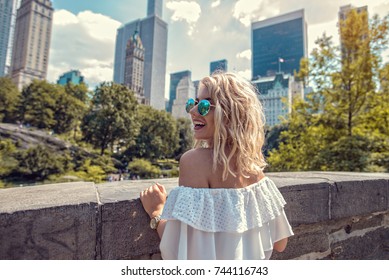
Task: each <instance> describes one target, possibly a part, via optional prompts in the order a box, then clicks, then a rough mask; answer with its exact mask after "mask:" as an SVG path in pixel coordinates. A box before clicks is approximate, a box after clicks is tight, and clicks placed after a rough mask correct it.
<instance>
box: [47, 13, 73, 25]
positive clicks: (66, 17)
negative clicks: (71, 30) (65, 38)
mask: <svg viewBox="0 0 389 280" xmlns="http://www.w3.org/2000/svg"><path fill="white" fill-rule="evenodd" d="M53 19H54V22H55V24H56V25H69V24H77V23H79V20H78V18H77V16H75V15H74V14H72V13H71V12H69V11H67V10H58V11H56V12H55V13H54V16H53Z"/></svg>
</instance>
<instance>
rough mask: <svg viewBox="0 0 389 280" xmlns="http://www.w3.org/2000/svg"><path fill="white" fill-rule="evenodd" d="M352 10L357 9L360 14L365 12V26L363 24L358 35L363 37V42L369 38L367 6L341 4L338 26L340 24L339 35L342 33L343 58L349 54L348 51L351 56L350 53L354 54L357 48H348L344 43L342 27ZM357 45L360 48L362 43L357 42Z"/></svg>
mask: <svg viewBox="0 0 389 280" xmlns="http://www.w3.org/2000/svg"><path fill="white" fill-rule="evenodd" d="M351 11H355V12H357V13H358V14H363V13H365V15H364V18H363V19H364V23H363V26H362V28H361V30H360V32H358V36H359V37H360V39H361V41H360V42H361V43H362V42H363V41H364V39H365V38H367V36H368V32H369V17H368V10H367V6H362V7H354V6H353V5H346V6H341V7H340V8H339V14H338V19H339V21H338V26H339V35H340V46H341V52H342V57H343V58H344V57H345V56H347V53H348V55H349V56H350V55H351V56H353V55H352V53H353V52H355V51H356V50H351V49H346V47H345V44H344V43H343V40H344V38H343V37H344V36H345V35H344V34H343V33H342V29H341V27H342V25H343V24H344V22H345V21H346V20H347V17H348V16H349V13H350V12H351ZM356 47H357V48H359V47H360V45H358V44H357V46H356Z"/></svg>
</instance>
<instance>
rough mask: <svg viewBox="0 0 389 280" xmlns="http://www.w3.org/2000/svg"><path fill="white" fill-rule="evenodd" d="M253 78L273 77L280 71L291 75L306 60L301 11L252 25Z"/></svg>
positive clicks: (305, 43) (305, 34)
mask: <svg viewBox="0 0 389 280" xmlns="http://www.w3.org/2000/svg"><path fill="white" fill-rule="evenodd" d="M251 51H252V61H251V63H252V77H253V79H256V78H258V77H266V76H274V75H275V74H276V73H277V72H279V71H280V70H281V71H282V72H284V73H289V74H293V71H294V70H296V71H298V70H299V69H300V60H301V58H303V57H306V56H307V24H306V22H305V15H304V10H303V9H302V10H298V11H295V12H291V13H288V14H284V15H280V16H277V17H273V18H269V19H266V20H263V21H258V22H253V23H252V24H251Z"/></svg>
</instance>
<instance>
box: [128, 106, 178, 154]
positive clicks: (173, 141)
mask: <svg viewBox="0 0 389 280" xmlns="http://www.w3.org/2000/svg"><path fill="white" fill-rule="evenodd" d="M137 117H138V121H139V123H140V126H141V129H140V132H139V134H138V136H137V137H136V139H135V143H134V145H132V146H131V147H130V148H129V149H128V150H127V151H126V154H127V155H128V156H129V158H134V157H137V158H146V159H149V160H156V159H161V158H169V157H171V156H173V154H174V151H175V150H176V149H177V147H178V142H179V135H178V132H177V125H176V121H175V119H174V118H173V117H172V115H171V114H169V113H167V112H165V111H160V110H156V109H154V108H152V107H150V106H146V105H140V106H139V107H138V110H137Z"/></svg>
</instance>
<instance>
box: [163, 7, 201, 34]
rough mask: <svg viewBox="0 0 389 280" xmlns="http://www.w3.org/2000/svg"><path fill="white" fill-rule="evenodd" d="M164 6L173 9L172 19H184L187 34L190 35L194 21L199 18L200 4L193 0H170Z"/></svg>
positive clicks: (194, 24)
mask: <svg viewBox="0 0 389 280" xmlns="http://www.w3.org/2000/svg"><path fill="white" fill-rule="evenodd" d="M166 7H167V8H168V9H169V10H172V11H173V15H172V17H171V19H172V21H186V22H187V23H188V25H189V31H188V35H192V34H193V31H194V28H195V26H196V22H197V21H198V19H199V18H200V14H201V7H200V5H199V4H198V3H197V2H193V1H192V2H189V1H170V2H167V3H166Z"/></svg>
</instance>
